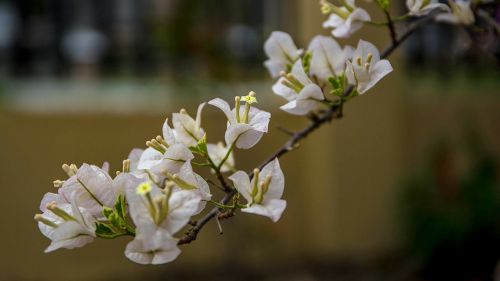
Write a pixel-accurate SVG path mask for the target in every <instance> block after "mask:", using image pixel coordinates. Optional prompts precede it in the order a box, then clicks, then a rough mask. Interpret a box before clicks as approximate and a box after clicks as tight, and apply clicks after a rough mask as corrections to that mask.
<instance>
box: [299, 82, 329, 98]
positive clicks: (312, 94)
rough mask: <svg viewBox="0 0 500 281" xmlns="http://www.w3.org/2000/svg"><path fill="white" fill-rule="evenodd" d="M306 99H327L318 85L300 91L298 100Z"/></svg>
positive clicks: (308, 86)
mask: <svg viewBox="0 0 500 281" xmlns="http://www.w3.org/2000/svg"><path fill="white" fill-rule="evenodd" d="M306 99H313V100H324V99H325V97H324V96H323V91H322V90H321V88H320V87H319V86H318V85H316V84H310V85H307V86H305V87H304V88H303V89H302V90H301V91H300V93H299V96H298V97H297V100H306Z"/></svg>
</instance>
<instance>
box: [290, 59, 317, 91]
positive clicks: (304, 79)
mask: <svg viewBox="0 0 500 281" xmlns="http://www.w3.org/2000/svg"><path fill="white" fill-rule="evenodd" d="M291 73H292V74H293V76H294V77H295V78H297V80H299V81H300V83H302V85H309V84H312V81H311V79H309V77H308V76H307V74H306V72H305V71H304V67H303V66H302V60H300V59H299V60H297V61H296V62H295V63H294V64H293V67H292V71H291Z"/></svg>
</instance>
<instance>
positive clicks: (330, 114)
mask: <svg viewBox="0 0 500 281" xmlns="http://www.w3.org/2000/svg"><path fill="white" fill-rule="evenodd" d="M434 16H435V14H431V15H429V16H427V17H425V18H422V19H420V20H419V21H418V22H416V23H414V24H412V25H411V26H410V27H409V28H408V29H407V30H406V31H405V32H404V33H403V34H402V35H401V36H400V37H399V38H396V39H395V40H394V41H393V42H392V43H391V44H390V45H389V46H388V47H387V48H386V49H385V50H384V51H383V52H382V54H381V57H382V58H387V57H388V56H390V55H391V54H392V53H393V52H394V51H395V50H396V49H397V48H398V47H399V46H400V45H401V44H402V43H403V42H404V41H405V40H406V39H408V38H409V37H410V36H411V35H412V34H413V33H414V32H415V31H416V30H417V29H419V28H421V27H422V26H424V25H427V24H429V23H431V22H432V21H433V20H434ZM353 88H354V87H353V86H349V87H348V88H347V89H345V91H344V93H343V96H344V97H347V96H348V95H349V94H350V93H351V92H352V90H353ZM342 106H343V105H342V104H340V105H334V106H331V107H330V108H329V109H328V110H327V111H325V112H324V113H322V114H321V115H320V116H317V118H314V119H313V121H312V122H311V124H309V125H308V126H306V127H304V128H303V129H302V130H300V131H297V132H295V133H293V135H292V137H291V138H290V139H289V140H288V141H287V142H286V143H285V144H283V145H282V146H281V147H280V148H278V150H276V151H275V152H274V153H273V154H271V155H270V156H269V157H268V158H267V159H266V160H265V161H264V162H262V164H260V165H259V169H262V168H263V167H264V166H266V165H267V164H269V163H270V162H271V161H273V160H274V159H276V158H280V157H282V156H283V155H285V154H286V153H288V152H290V151H292V150H293V149H295V148H296V147H297V145H298V144H299V142H300V141H301V140H303V139H305V138H306V137H307V136H309V134H311V133H312V132H314V131H316V130H317V129H318V128H320V127H321V126H322V125H323V124H325V123H327V122H330V121H332V120H333V119H339V118H342V114H340V113H341V108H342ZM248 175H249V177H250V178H252V177H253V173H249V174H248ZM236 193H237V192H236V190H235V189H233V190H232V191H231V192H229V193H227V194H226V196H224V198H223V199H222V200H221V201H220V203H221V204H227V203H228V202H229V201H230V200H231V199H232V198H233V196H234V195H236ZM220 211H221V209H220V208H218V207H214V208H213V209H212V210H211V211H210V212H209V213H207V214H206V215H205V216H204V217H203V218H202V219H200V220H199V221H197V222H196V224H195V225H194V226H193V227H192V228H190V229H189V230H188V231H187V232H186V233H185V235H184V237H182V238H181V239H180V240H179V245H183V244H188V243H191V242H192V241H194V240H196V237H197V235H198V233H199V232H200V231H201V229H202V228H203V227H204V226H205V224H207V223H208V222H209V221H210V220H212V219H213V218H215V217H216V216H217V215H218V214H219V212H220Z"/></svg>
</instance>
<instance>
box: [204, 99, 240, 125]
mask: <svg viewBox="0 0 500 281" xmlns="http://www.w3.org/2000/svg"><path fill="white" fill-rule="evenodd" d="M208 104H210V105H213V106H215V107H217V108H219V109H220V110H222V112H224V114H225V115H226V118H227V120H228V121H229V123H230V124H235V123H236V116H235V115H234V113H233V112H232V111H231V108H230V107H229V104H228V103H227V102H226V101H225V100H223V99H220V98H215V99H213V100H211V101H209V102H208Z"/></svg>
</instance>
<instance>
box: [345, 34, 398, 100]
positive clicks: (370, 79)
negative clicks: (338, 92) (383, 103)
mask: <svg viewBox="0 0 500 281" xmlns="http://www.w3.org/2000/svg"><path fill="white" fill-rule="evenodd" d="M391 71H392V66H391V63H390V62H389V61H388V60H385V59H383V60H381V59H380V54H379V52H378V49H377V48H376V47H375V46H374V45H373V44H372V43H370V42H367V41H364V40H359V43H358V47H357V48H356V50H355V51H354V53H353V56H352V59H351V60H347V68H346V77H347V81H348V82H349V84H351V85H355V86H356V90H357V91H358V93H359V94H364V93H365V92H366V91H368V90H369V89H371V88H372V87H373V86H374V85H375V84H376V83H377V82H378V81H380V79H382V78H383V77H384V76H386V75H387V74H389V73H390V72H391Z"/></svg>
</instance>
